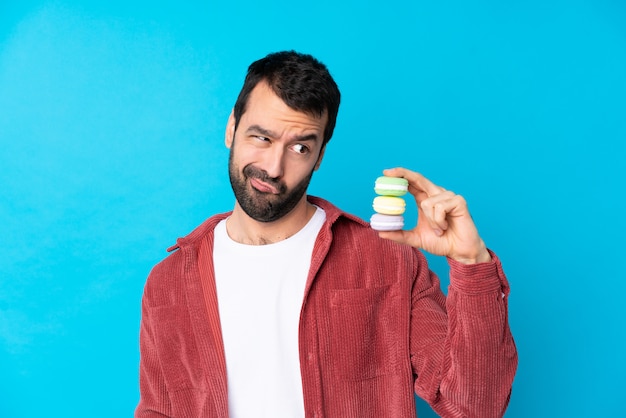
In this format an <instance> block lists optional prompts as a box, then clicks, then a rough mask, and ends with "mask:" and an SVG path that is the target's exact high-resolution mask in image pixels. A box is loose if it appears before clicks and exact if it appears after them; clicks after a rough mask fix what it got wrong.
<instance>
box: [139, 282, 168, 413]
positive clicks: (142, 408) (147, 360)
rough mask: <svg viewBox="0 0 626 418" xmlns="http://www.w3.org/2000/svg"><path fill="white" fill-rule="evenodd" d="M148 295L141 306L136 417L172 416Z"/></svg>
mask: <svg viewBox="0 0 626 418" xmlns="http://www.w3.org/2000/svg"><path fill="white" fill-rule="evenodd" d="M146 298H147V296H146V295H145V294H144V297H143V300H142V308H141V328H140V331H139V349H140V361H139V395H140V398H139V404H138V405H137V408H136V409H135V417H136V418H156V417H170V416H172V412H171V410H172V408H171V405H170V401H169V397H168V394H167V390H166V386H165V379H164V377H163V373H162V371H161V365H160V363H159V361H158V357H157V350H156V346H155V343H154V334H153V332H152V323H151V318H150V315H149V310H148V309H147V302H146Z"/></svg>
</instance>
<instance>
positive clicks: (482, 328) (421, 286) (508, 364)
mask: <svg viewBox="0 0 626 418" xmlns="http://www.w3.org/2000/svg"><path fill="white" fill-rule="evenodd" d="M384 174H385V175H388V176H393V177H403V178H406V179H407V180H408V181H409V192H410V193H411V194H412V195H413V197H414V198H415V202H416V204H417V208H418V223H417V225H416V226H415V228H413V229H412V230H410V231H392V232H380V233H379V235H380V236H381V237H382V238H387V239H391V240H393V241H396V242H400V243H403V244H407V245H411V246H413V247H415V248H419V249H423V250H425V251H428V252H430V253H431V254H435V255H441V256H446V257H448V261H449V264H450V288H449V292H448V297H447V299H446V298H445V297H444V296H443V294H442V293H441V290H440V289H439V281H438V279H437V277H436V275H435V274H434V273H432V272H431V271H429V270H428V267H427V264H426V261H425V258H423V260H422V261H423V262H422V263H421V265H422V267H421V270H420V271H419V273H418V277H417V278H416V281H415V283H414V286H413V293H412V314H411V315H412V317H411V362H412V365H413V370H414V373H415V375H416V381H415V391H416V393H417V394H418V395H419V396H421V397H422V398H423V399H425V400H426V401H427V402H429V403H430V404H431V406H432V407H433V409H435V411H437V413H439V414H440V415H441V416H445V417H448V416H452V417H455V416H458V417H466V416H467V417H481V418H482V417H498V416H502V415H503V414H504V411H505V410H506V407H507V405H508V402H509V397H510V393H511V387H512V384H513V378H514V376H515V371H516V369H517V351H516V349H515V344H514V342H513V337H512V335H511V332H510V329H509V325H508V307H507V298H508V294H509V285H508V282H507V280H506V277H505V276H504V273H503V271H502V266H501V264H500V261H499V260H498V258H497V257H496V256H495V254H493V253H492V252H490V251H488V250H487V247H486V246H485V244H484V242H483V240H482V239H481V237H480V236H479V234H478V230H477V228H476V226H475V225H474V221H473V220H472V217H471V216H470V214H469V211H468V208H467V204H466V202H465V199H463V198H462V197H461V196H459V195H456V194H455V193H453V192H450V191H448V190H445V189H443V188H442V187H439V186H436V185H435V184H433V183H432V182H430V181H429V180H428V179H426V178H425V177H424V176H422V175H421V174H418V173H415V172H412V171H409V170H406V169H403V168H396V169H392V170H385V172H384Z"/></svg>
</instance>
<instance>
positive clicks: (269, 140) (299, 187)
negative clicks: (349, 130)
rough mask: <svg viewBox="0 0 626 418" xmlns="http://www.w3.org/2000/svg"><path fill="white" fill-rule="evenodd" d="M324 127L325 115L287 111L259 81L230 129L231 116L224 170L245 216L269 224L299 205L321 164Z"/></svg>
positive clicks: (227, 130)
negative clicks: (227, 152)
mask: <svg viewBox="0 0 626 418" xmlns="http://www.w3.org/2000/svg"><path fill="white" fill-rule="evenodd" d="M326 122H327V115H326V114H324V115H323V116H322V117H315V116H312V115H309V114H307V113H303V112H298V111H296V110H293V109H291V108H290V107H289V106H287V105H286V104H285V103H284V102H283V101H282V100H281V99H280V98H279V97H278V96H276V94H275V93H274V92H273V91H272V90H271V89H270V88H269V86H268V85H267V84H266V83H264V82H261V83H259V84H258V85H257V86H256V87H255V88H254V90H252V92H251V94H250V96H249V98H248V103H247V105H246V110H245V112H244V113H243V114H242V115H241V118H240V120H239V125H238V126H237V129H236V130H235V120H234V116H233V115H232V114H231V117H230V119H229V121H228V126H227V128H226V146H227V147H229V148H230V157H229V162H228V171H229V175H230V182H231V185H232V188H233V191H234V193H235V197H236V198H237V202H238V203H239V206H241V208H242V209H243V211H244V212H245V213H246V214H247V215H248V216H250V217H251V218H253V219H255V220H257V221H260V222H272V221H275V220H277V219H280V218H282V217H283V216H285V215H286V214H288V213H289V212H290V211H291V210H293V209H294V208H295V207H296V206H297V205H298V204H303V203H304V201H305V199H306V196H305V195H306V190H307V188H308V185H309V182H310V181H311V177H312V176H313V171H315V170H316V169H317V168H318V167H319V164H320V163H321V160H322V156H323V150H322V142H323V141H322V140H323V135H324V128H325V126H326Z"/></svg>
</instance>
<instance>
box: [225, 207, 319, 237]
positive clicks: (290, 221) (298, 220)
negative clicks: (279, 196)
mask: <svg viewBox="0 0 626 418" xmlns="http://www.w3.org/2000/svg"><path fill="white" fill-rule="evenodd" d="M315 210H316V208H315V206H313V205H312V204H310V203H309V202H308V201H307V200H306V195H305V196H303V197H302V200H301V201H300V202H299V203H298V204H297V205H296V207H295V208H293V210H292V211H291V212H289V213H288V214H287V215H285V216H283V217H282V218H280V219H277V220H275V221H273V222H259V221H257V220H254V219H252V218H251V217H249V216H248V215H247V214H246V213H245V212H244V211H243V209H241V207H240V206H239V204H238V203H235V208H234V209H233V213H232V215H231V216H230V217H229V218H228V220H227V221H226V230H227V232H228V236H229V237H230V238H231V239H232V240H234V241H236V242H238V243H240V244H247V245H267V244H273V243H275V242H279V241H282V240H284V239H287V238H289V237H291V236H293V235H294V234H296V233H297V232H298V231H300V230H301V229H302V228H304V226H305V225H306V224H307V223H308V222H309V220H311V218H312V217H313V214H315Z"/></svg>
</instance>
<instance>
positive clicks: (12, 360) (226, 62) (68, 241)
mask: <svg viewBox="0 0 626 418" xmlns="http://www.w3.org/2000/svg"><path fill="white" fill-rule="evenodd" d="M292 48H294V49H297V50H300V51H303V52H308V53H312V54H313V55H316V56H317V57H318V58H320V59H321V60H322V61H323V62H325V63H326V64H327V65H328V66H329V68H330V70H331V72H332V73H333V75H334V76H335V78H336V80H337V82H338V84H339V86H340V88H341V90H342V93H343V102H342V107H341V109H340V114H339V120H338V125H337V129H336V132H335V136H334V137H333V140H332V141H331V142H330V144H329V145H328V149H327V152H326V157H325V160H324V163H323V164H322V167H321V169H320V171H318V172H317V174H316V175H315V176H314V180H313V183H312V185H311V189H310V193H311V194H315V195H321V196H324V197H326V198H328V199H330V200H331V201H333V202H334V203H335V204H337V205H338V206H340V207H341V208H343V209H346V210H348V211H351V212H353V213H355V214H357V215H359V216H361V217H363V218H369V216H370V213H371V207H370V204H371V199H372V198H373V190H372V185H373V179H374V178H375V177H376V176H378V175H379V173H380V171H381V170H382V169H383V168H386V167H390V166H396V165H404V166H407V167H410V168H412V169H414V170H417V171H420V172H422V173H423V174H425V175H426V176H427V177H429V178H430V179H432V180H433V181H434V182H436V183H438V184H440V185H442V186H444V187H446V188H448V189H452V190H454V191H456V192H458V193H461V194H463V195H464V196H465V197H466V198H467V200H468V202H469V204H470V209H471V210H472V213H473V216H474V218H475V220H476V222H477V224H478V226H479V229H480V231H481V233H482V235H483V237H484V239H485V241H486V242H487V244H488V245H489V246H490V247H491V248H493V249H494V250H495V251H496V252H497V253H498V254H499V255H500V257H501V259H502V260H503V263H504V266H505V271H506V273H507V275H508V278H509V280H510V282H511V285H512V294H511V298H510V323H511V327H512V330H513V333H514V336H515V339H516V342H517V345H518V349H519V358H520V365H519V369H518V373H517V376H516V380H515V383H514V392H513V397H512V400H511V404H510V407H509V410H508V412H507V417H585V416H625V415H624V413H625V412H624V410H625V408H624V406H623V391H624V389H625V386H624V383H623V382H624V375H625V374H626V367H625V360H624V357H625V356H624V354H625V353H626V344H625V343H624V338H623V337H624V319H625V318H624V316H625V315H624V309H623V304H624V303H623V300H622V299H623V296H624V294H625V291H626V287H625V285H624V281H625V279H626V274H625V273H626V272H625V268H624V263H623V253H624V250H625V249H626V248H625V246H624V243H623V236H624V232H626V231H625V225H624V216H623V211H624V199H623V194H624V187H623V183H622V178H623V177H624V169H623V161H624V157H625V156H626V153H625V152H624V151H625V145H624V143H625V142H626V141H625V140H626V117H625V116H626V5H625V4H624V3H623V2H622V1H619V0H614V1H611V0H574V1H572V0H568V1H543V0H542V1H539V0H530V1H506V2H503V1H496V0H492V1H488V0H483V1H474V2H463V1H459V0H443V1H440V2H425V1H385V2H382V1H358V2H357V1H346V2H336V1H332V2H330V1H326V0H322V1H318V2H314V3H311V2H305V3H294V2H287V1H284V2H272V3H269V4H265V3H264V2H254V1H228V2H227V1H222V2H219V3H216V2H200V1H163V2H156V3H155V2H136V1H135V2H132V1H131V2H128V1H121V0H115V1H108V2H96V1H93V2H90V1H87V0H77V1H67V0H66V1H63V0H59V1H43V0H42V1H33V0H30V1H28V0H27V1H19V2H17V1H9V0H1V2H0V237H1V239H2V243H3V245H2V249H1V250H0V416H2V417H39V416H63V417H85V416H89V417H122V416H131V414H132V411H133V409H134V407H135V404H136V402H137V399H138V377H137V369H138V360H139V353H138V329H139V320H140V299H141V293H142V288H143V285H144V282H145V278H146V276H147V274H148V272H149V270H150V268H151V267H152V266H153V265H154V264H155V263H156V262H158V261H159V260H160V259H162V258H163V257H164V256H165V255H166V253H165V248H166V247H167V246H169V245H170V244H172V243H173V242H174V240H175V239H176V237H178V236H181V235H185V234H186V233H188V232H189V231H190V230H192V229H193V228H194V227H195V226H196V225H197V224H199V223H200V222H201V221H202V220H204V219H205V218H206V217H208V216H209V215H211V214H213V213H215V212H221V211H226V210H229V209H230V208H231V207H232V204H233V196H232V193H231V190H230V186H229V183H228V179H227V171H226V164H227V156H228V154H227V150H226V148H225V147H224V144H223V138H224V126H225V123H226V120H227V117H228V114H229V112H230V109H231V107H232V105H233V104H234V100H235V98H236V95H237V93H238V91H239V88H240V85H241V82H242V80H243V77H244V73H245V69H246V67H247V65H248V64H249V63H250V62H251V61H253V60H255V59H257V58H260V57H261V56H264V55H265V54H267V53H269V52H272V51H275V50H280V49H292ZM346 181H348V183H346ZM348 184H349V187H348V186H347V185H348ZM407 218H408V219H409V221H410V222H414V219H415V209H414V204H413V205H412V206H410V208H409V212H408V214H407ZM430 260H431V263H432V268H433V269H435V271H437V272H438V273H439V274H440V275H442V276H444V277H445V276H446V274H447V267H446V263H445V260H444V261H442V260H441V259H437V258H430ZM446 285H447V284H446V280H444V286H446ZM418 410H419V414H420V416H421V417H431V416H433V414H432V412H430V409H429V408H428V406H426V405H425V404H424V403H423V402H422V401H418Z"/></svg>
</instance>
